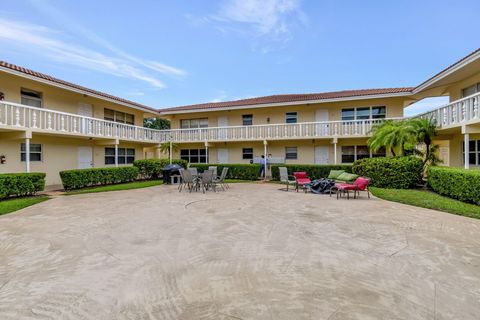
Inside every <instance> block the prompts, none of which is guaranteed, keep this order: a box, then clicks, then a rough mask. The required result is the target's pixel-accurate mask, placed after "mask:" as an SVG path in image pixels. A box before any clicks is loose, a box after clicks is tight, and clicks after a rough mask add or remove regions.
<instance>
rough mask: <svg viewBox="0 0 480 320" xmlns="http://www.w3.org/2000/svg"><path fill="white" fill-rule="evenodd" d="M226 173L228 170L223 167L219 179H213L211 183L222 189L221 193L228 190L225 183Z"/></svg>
mask: <svg viewBox="0 0 480 320" xmlns="http://www.w3.org/2000/svg"><path fill="white" fill-rule="evenodd" d="M227 172H228V168H227V167H224V168H223V169H222V173H221V174H220V177H217V178H214V179H213V183H214V184H215V185H217V184H219V185H220V186H221V187H222V189H223V191H225V189H228V188H229V186H228V184H227V183H226V182H225V178H226V177H227Z"/></svg>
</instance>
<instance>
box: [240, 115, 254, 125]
mask: <svg viewBox="0 0 480 320" xmlns="http://www.w3.org/2000/svg"><path fill="white" fill-rule="evenodd" d="M242 125H244V126H251V125H253V114H244V115H243V116H242Z"/></svg>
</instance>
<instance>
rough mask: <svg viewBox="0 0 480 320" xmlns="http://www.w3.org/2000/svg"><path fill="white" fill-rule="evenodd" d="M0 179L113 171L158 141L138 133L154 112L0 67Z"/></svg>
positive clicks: (52, 178) (153, 134) (55, 178)
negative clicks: (99, 169) (25, 174)
mask: <svg viewBox="0 0 480 320" xmlns="http://www.w3.org/2000/svg"><path fill="white" fill-rule="evenodd" d="M0 99H1V101H0V173H7V172H25V171H26V172H29V171H32V172H34V171H36V172H46V173H47V176H46V182H47V184H49V185H52V184H59V183H61V181H60V177H59V174H58V172H59V171H61V170H66V169H76V168H90V167H103V166H118V165H128V164H131V163H132V162H133V161H134V160H135V159H142V158H144V156H145V154H147V152H152V151H151V148H152V147H155V146H157V145H158V143H159V141H160V140H161V139H160V138H159V137H158V135H159V133H158V131H155V130H149V129H145V128H143V119H144V118H145V117H151V116H157V114H158V112H157V110H155V109H152V108H150V107H147V106H144V105H141V104H139V103H135V102H132V101H128V100H125V99H122V98H119V97H115V96H112V95H108V94H105V93H102V92H98V91H96V90H92V89H88V88H85V87H82V86H78V85H76V84H73V83H69V82H66V81H63V80H60V79H56V78H53V77H50V76H48V75H45V74H42V73H38V72H34V71H32V70H29V69H25V68H22V67H18V66H15V65H12V64H9V63H6V62H0Z"/></svg>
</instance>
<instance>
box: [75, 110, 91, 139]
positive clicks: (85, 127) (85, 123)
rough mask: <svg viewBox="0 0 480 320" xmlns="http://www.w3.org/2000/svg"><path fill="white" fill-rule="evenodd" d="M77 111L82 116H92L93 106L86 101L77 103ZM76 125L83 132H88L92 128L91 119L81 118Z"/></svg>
mask: <svg viewBox="0 0 480 320" xmlns="http://www.w3.org/2000/svg"><path fill="white" fill-rule="evenodd" d="M77 113H78V114H79V115H81V116H84V117H93V107H92V105H91V104H88V103H79V104H78V112H77ZM78 126H79V128H78V131H80V132H83V133H89V132H91V130H92V123H91V121H89V120H86V119H82V121H81V122H80V123H79V124H78Z"/></svg>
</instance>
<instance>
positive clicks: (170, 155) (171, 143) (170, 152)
mask: <svg viewBox="0 0 480 320" xmlns="http://www.w3.org/2000/svg"><path fill="white" fill-rule="evenodd" d="M168 157H169V159H170V164H172V157H173V141H172V139H170V151H169V152H168Z"/></svg>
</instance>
